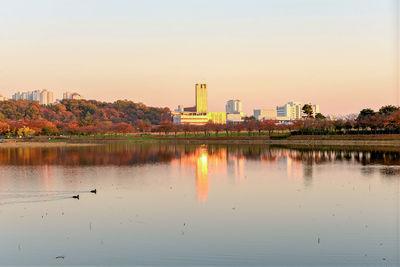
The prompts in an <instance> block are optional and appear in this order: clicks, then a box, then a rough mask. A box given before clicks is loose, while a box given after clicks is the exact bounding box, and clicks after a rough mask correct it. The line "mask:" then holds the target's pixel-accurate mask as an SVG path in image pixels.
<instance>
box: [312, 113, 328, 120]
mask: <svg viewBox="0 0 400 267" xmlns="http://www.w3.org/2000/svg"><path fill="white" fill-rule="evenodd" d="M315 118H316V119H318V120H324V119H326V117H325V116H324V115H322V114H321V113H317V114H315Z"/></svg>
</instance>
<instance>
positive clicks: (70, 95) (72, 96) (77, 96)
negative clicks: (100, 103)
mask: <svg viewBox="0 0 400 267" xmlns="http://www.w3.org/2000/svg"><path fill="white" fill-rule="evenodd" d="M63 99H77V100H81V99H82V96H81V95H80V94H78V93H70V92H65V93H63Z"/></svg>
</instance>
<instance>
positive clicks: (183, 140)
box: [6, 133, 400, 147]
mask: <svg viewBox="0 0 400 267" xmlns="http://www.w3.org/2000/svg"><path fill="white" fill-rule="evenodd" d="M112 141H117V142H118V141H123V142H130V143H173V144H179V143H180V144H224V145H225V144H226V145H229V144H247V145H251V144H254V145H266V144H267V145H301V146H321V145H327V146H353V145H356V146H396V147H400V135H398V134H392V135H296V136H290V135H288V134H287V133H280V134H274V135H272V136H268V135H258V134H253V135H248V134H247V133H238V134H235V135H226V134H220V135H205V134H203V133H197V134H190V135H189V134H187V135H186V136H185V135H176V136H175V135H158V134H142V135H98V136H60V137H45V136H38V137H30V138H18V139H14V140H6V142H18V143H23V142H37V143H58V142H64V143H102V142H112Z"/></svg>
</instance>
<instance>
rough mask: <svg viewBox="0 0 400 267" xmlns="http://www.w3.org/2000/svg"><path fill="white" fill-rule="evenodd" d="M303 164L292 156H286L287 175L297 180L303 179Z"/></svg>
mask: <svg viewBox="0 0 400 267" xmlns="http://www.w3.org/2000/svg"><path fill="white" fill-rule="evenodd" d="M302 165H303V163H302V162H298V161H297V160H296V159H295V158H294V159H293V158H292V157H291V155H289V154H287V155H286V175H287V177H288V178H293V179H295V180H298V179H301V177H302V175H303V169H302Z"/></svg>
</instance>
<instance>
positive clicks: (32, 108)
mask: <svg viewBox="0 0 400 267" xmlns="http://www.w3.org/2000/svg"><path fill="white" fill-rule="evenodd" d="M169 112H170V110H169V109H168V108H157V107H149V106H146V105H144V104H142V103H134V102H132V101H128V100H118V101H115V102H113V103H107V102H100V101H95V100H75V99H68V100H62V101H61V102H60V103H59V104H54V105H46V106H44V105H39V103H38V102H37V101H28V100H7V101H0V134H1V135H11V136H29V135H59V134H68V135H76V134H86V135H92V134H112V133H114V134H115V133H131V132H135V131H136V129H137V128H138V127H139V126H140V127H142V128H144V127H147V128H149V127H151V126H154V125H159V124H160V122H161V121H163V120H165V118H164V117H165V116H167V114H169Z"/></svg>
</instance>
